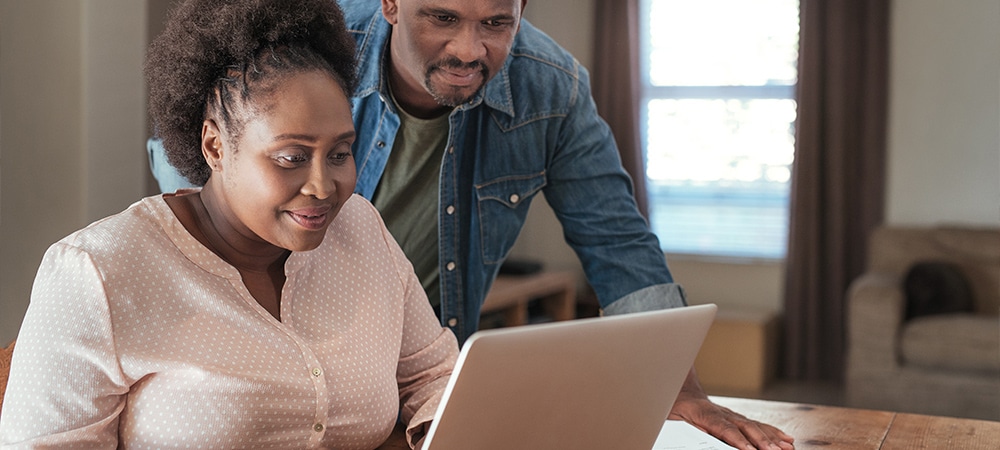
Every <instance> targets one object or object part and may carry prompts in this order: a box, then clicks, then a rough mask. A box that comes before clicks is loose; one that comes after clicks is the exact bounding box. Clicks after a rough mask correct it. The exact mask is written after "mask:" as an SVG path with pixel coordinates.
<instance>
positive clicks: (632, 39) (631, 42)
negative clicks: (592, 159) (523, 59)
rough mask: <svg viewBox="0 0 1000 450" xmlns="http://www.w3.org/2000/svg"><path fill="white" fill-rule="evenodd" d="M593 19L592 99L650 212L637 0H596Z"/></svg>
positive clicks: (638, 196)
mask: <svg viewBox="0 0 1000 450" xmlns="http://www.w3.org/2000/svg"><path fill="white" fill-rule="evenodd" d="M594 22H595V23H594V64H593V65H594V69H593V72H592V79H593V90H594V101H595V102H596V103H597V111H598V112H599V113H600V114H601V117H603V118H604V120H605V121H607V122H608V125H610V126H611V131H612V132H613V133H614V134H615V141H617V143H618V151H619V152H620V153H621V158H622V165H624V166H625V170H626V171H628V173H629V175H631V176H632V184H633V186H634V188H635V200H636V203H638V205H639V211H640V212H642V214H643V215H644V216H646V217H649V203H648V200H647V197H646V169H645V163H644V158H643V154H642V142H641V138H640V134H639V96H640V95H641V93H640V89H641V87H640V81H639V0H597V1H596V5H595V11H594Z"/></svg>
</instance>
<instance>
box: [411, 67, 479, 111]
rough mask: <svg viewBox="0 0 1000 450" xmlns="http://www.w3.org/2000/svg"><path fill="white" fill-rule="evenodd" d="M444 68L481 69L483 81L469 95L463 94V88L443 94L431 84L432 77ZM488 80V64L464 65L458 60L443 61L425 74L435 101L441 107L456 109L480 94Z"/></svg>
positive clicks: (427, 84)
mask: <svg viewBox="0 0 1000 450" xmlns="http://www.w3.org/2000/svg"><path fill="white" fill-rule="evenodd" d="M443 68H452V69H456V70H465V69H479V71H480V72H481V73H482V80H481V81H480V83H479V86H476V89H474V90H473V91H472V92H471V93H468V94H463V93H462V88H446V89H447V91H448V92H442V91H441V90H439V89H438V88H437V87H436V86H434V84H432V83H431V75H432V74H433V73H434V72H435V71H438V70H442V69H443ZM488 80H489V69H487V68H486V64H483V63H482V62H480V61H473V62H470V63H467V64H464V63H462V61H459V60H458V59H457V58H446V59H445V60H443V61H440V62H437V63H435V64H432V65H431V66H430V67H428V68H427V72H426V73H425V74H424V86H426V87H427V92H428V93H429V94H431V96H432V97H434V101H436V102H437V103H438V104H439V105H441V106H449V107H455V106H458V105H461V104H462V103H465V102H467V101H469V100H470V99H471V98H472V97H473V96H474V95H476V92H479V90H480V89H482V88H483V86H485V85H486V81H488Z"/></svg>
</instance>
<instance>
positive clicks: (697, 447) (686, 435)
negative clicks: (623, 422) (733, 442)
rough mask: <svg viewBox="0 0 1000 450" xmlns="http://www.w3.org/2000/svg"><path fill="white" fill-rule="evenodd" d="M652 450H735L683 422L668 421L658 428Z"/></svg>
mask: <svg viewBox="0 0 1000 450" xmlns="http://www.w3.org/2000/svg"><path fill="white" fill-rule="evenodd" d="M653 450H736V449H735V448H733V447H730V446H729V445H727V444H726V443H725V442H722V441H720V440H718V439H716V438H715V436H712V435H710V434H708V433H706V432H704V431H701V430H699V429H698V428H696V427H695V426H694V425H691V424H689V423H687V422H685V421H683V420H668V421H666V422H664V423H663V428H660V435H659V436H657V437H656V443H654V444H653Z"/></svg>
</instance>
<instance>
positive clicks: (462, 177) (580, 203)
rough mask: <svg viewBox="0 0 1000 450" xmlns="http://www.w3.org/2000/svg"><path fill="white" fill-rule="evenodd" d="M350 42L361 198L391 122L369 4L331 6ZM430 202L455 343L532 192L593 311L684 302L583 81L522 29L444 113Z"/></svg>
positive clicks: (387, 142) (375, 18) (373, 7)
mask: <svg viewBox="0 0 1000 450" xmlns="http://www.w3.org/2000/svg"><path fill="white" fill-rule="evenodd" d="M340 3H341V7H342V8H343V9H344V15H345V18H346V20H347V27H348V30H349V31H350V33H351V34H352V35H353V36H354V38H355V39H356V42H357V57H358V67H359V84H358V88H357V90H356V91H355V93H354V96H353V98H352V99H351V102H352V108H353V115H354V124H355V128H356V129H357V130H359V131H358V135H357V139H356V141H355V143H354V148H353V151H354V159H355V163H356V165H357V171H358V182H357V186H356V187H355V192H356V193H358V194H361V195H362V196H364V197H365V198H368V199H371V198H372V195H373V194H374V193H375V188H376V187H377V186H378V182H379V179H380V178H381V176H382V172H383V170H384V169H385V166H386V161H387V160H388V158H389V152H390V151H391V149H392V147H393V141H394V139H395V137H396V131H397V130H398V129H399V125H400V120H399V115H398V113H397V111H396V108H395V106H394V104H393V102H392V100H391V98H390V97H389V89H388V79H387V77H386V73H385V64H384V63H385V62H386V58H387V57H388V51H387V49H388V46H387V45H388V42H389V35H390V32H391V26H390V25H389V23H388V22H386V20H385V19H384V18H383V16H382V14H381V7H380V4H379V2H345V1H341V2H340ZM449 124H450V130H449V134H448V139H447V144H446V147H445V152H444V157H443V159H442V161H441V171H440V173H441V175H440V176H441V180H440V193H439V203H438V239H439V250H438V256H439V264H440V273H441V310H440V311H439V316H440V318H441V322H442V325H444V326H447V327H449V328H450V329H451V330H452V331H454V332H455V334H456V335H457V336H458V339H459V342H464V341H465V339H466V338H468V336H469V335H471V334H472V333H473V332H474V331H476V329H477V328H478V325H479V313H480V308H481V306H482V303H483V301H484V300H485V298H486V294H487V292H488V291H489V289H490V285H491V284H492V283H493V279H494V278H495V277H496V275H497V272H498V270H499V268H500V264H501V263H502V262H503V260H504V259H505V258H506V257H507V255H508V253H509V252H510V250H511V247H512V246H513V245H514V241H515V240H516V239H517V236H518V234H519V233H520V231H521V228H522V227H523V225H524V221H525V218H526V216H527V214H528V208H529V206H530V204H531V201H532V199H534V197H535V196H536V195H538V194H539V193H543V194H544V195H545V199H546V200H547V201H548V203H549V205H551V207H552V209H553V211H554V212H555V214H556V216H557V217H558V219H559V221H560V223H561V224H562V227H563V233H564V236H565V238H566V241H567V242H568V243H569V245H570V246H571V247H572V248H573V249H574V251H575V252H576V254H577V256H578V257H579V258H580V260H581V262H582V263H583V268H584V272H585V273H586V275H587V280H588V281H589V283H590V285H591V287H592V288H593V289H594V292H595V293H596V295H597V298H598V301H599V302H600V304H601V307H602V309H603V311H604V313H605V314H622V313H630V312H637V311H645V310H652V309H663V308H671V307H677V306H684V305H685V304H686V301H685V298H684V292H683V289H681V287H680V286H679V285H677V284H674V283H673V278H672V277H671V275H670V271H669V270H668V269H667V264H666V259H665V257H664V255H663V252H662V251H661V250H660V246H659V241H658V240H657V239H656V236H655V235H653V234H652V232H650V230H649V226H648V225H647V223H646V221H645V219H644V218H643V217H642V215H641V214H640V213H639V211H638V208H637V207H636V204H635V200H634V198H633V196H632V182H631V179H630V178H629V176H628V174H627V173H626V172H625V170H624V169H623V168H622V165H621V161H620V159H619V155H618V149H617V146H616V144H615V141H614V137H613V136H612V134H611V130H610V128H609V127H608V126H607V124H606V123H605V122H604V121H603V120H602V119H601V118H600V117H599V116H598V114H597V109H596V107H595V105H594V101H593V98H592V97H591V94H590V81H589V75H588V73H587V71H586V69H584V68H583V67H582V66H581V65H580V63H579V62H578V61H576V59H575V58H573V56H572V55H570V54H569V53H568V52H566V51H565V50H563V49H562V48H561V47H559V46H558V44H556V43H555V42H554V41H553V40H552V39H551V38H549V37H548V36H546V35H545V34H544V33H542V32H541V31H539V30H538V29H536V28H535V27H534V26H532V25H531V24H530V23H528V22H527V21H525V20H522V21H521V28H520V30H519V32H518V33H517V36H516V38H515V40H514V44H513V48H512V50H511V54H510V56H509V57H508V58H507V60H506V62H505V63H504V65H503V68H502V69H501V70H500V71H499V73H497V74H496V76H494V77H493V78H492V79H491V80H490V81H489V82H488V83H487V84H486V86H485V88H484V89H482V90H480V91H479V92H478V93H477V94H476V95H475V96H474V97H473V98H472V99H471V100H470V101H469V102H467V103H465V104H462V105H460V106H457V107H455V108H454V110H452V112H451V113H450V115H449ZM156 144H157V143H156V142H153V143H152V146H151V147H150V157H151V164H153V171H154V175H156V177H157V180H158V181H159V182H160V185H161V188H163V187H164V186H168V187H173V186H174V184H172V183H173V182H172V181H171V180H177V178H178V176H177V175H176V172H174V173H173V175H171V174H170V173H169V172H171V171H173V168H172V167H169V166H167V167H164V166H165V164H163V163H162V148H157V145H156Z"/></svg>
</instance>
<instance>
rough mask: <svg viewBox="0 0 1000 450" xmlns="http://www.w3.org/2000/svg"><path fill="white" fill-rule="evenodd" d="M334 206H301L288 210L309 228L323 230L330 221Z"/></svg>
mask: <svg viewBox="0 0 1000 450" xmlns="http://www.w3.org/2000/svg"><path fill="white" fill-rule="evenodd" d="M331 209H332V208H331V207H329V206H327V207H322V208H300V209H294V210H290V211H288V215H289V216H290V217H291V218H292V220H294V221H295V223H297V224H299V225H301V226H302V227H303V228H305V229H307V230H322V229H323V228H324V227H326V225H327V223H328V218H329V215H330V210H331Z"/></svg>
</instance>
